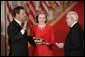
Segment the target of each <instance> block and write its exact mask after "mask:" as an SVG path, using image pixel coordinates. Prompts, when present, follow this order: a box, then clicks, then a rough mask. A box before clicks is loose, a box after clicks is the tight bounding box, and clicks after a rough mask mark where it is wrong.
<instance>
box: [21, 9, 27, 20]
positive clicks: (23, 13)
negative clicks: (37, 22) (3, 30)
mask: <svg viewBox="0 0 85 57" xmlns="http://www.w3.org/2000/svg"><path fill="white" fill-rule="evenodd" d="M25 17H26V13H25V10H20V13H19V18H20V19H21V21H22V20H23V19H25Z"/></svg>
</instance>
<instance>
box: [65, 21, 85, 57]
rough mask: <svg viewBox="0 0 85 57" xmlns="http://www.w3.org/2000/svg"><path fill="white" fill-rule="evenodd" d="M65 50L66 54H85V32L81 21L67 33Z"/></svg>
mask: <svg viewBox="0 0 85 57" xmlns="http://www.w3.org/2000/svg"><path fill="white" fill-rule="evenodd" d="M64 50H65V52H64V53H65V56H83V55H84V32H83V30H82V29H81V27H80V25H79V23H76V24H75V25H74V26H73V27H72V28H71V30H70V32H69V34H68V35H67V38H66V41H65V44H64Z"/></svg>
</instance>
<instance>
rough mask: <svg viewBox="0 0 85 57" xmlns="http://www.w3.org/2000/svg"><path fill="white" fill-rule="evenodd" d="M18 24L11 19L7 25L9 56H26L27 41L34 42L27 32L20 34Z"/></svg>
mask: <svg viewBox="0 0 85 57" xmlns="http://www.w3.org/2000/svg"><path fill="white" fill-rule="evenodd" d="M21 29H22V28H21V27H20V25H19V24H18V23H17V22H16V21H15V20H13V21H12V22H11V23H10V24H9V26H8V37H9V44H10V54H9V55H10V56H27V55H28V47H27V42H28V41H29V43H30V44H34V40H33V37H31V36H28V35H27V33H25V34H24V35H22V34H21V32H20V31H21Z"/></svg>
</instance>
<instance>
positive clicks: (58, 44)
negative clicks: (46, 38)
mask: <svg viewBox="0 0 85 57" xmlns="http://www.w3.org/2000/svg"><path fill="white" fill-rule="evenodd" d="M56 45H57V47H58V48H63V47H64V43H56Z"/></svg>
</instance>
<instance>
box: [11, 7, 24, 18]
mask: <svg viewBox="0 0 85 57" xmlns="http://www.w3.org/2000/svg"><path fill="white" fill-rule="evenodd" d="M20 10H24V7H22V6H17V7H15V8H14V9H13V12H12V14H13V17H16V14H19V13H20Z"/></svg>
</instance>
